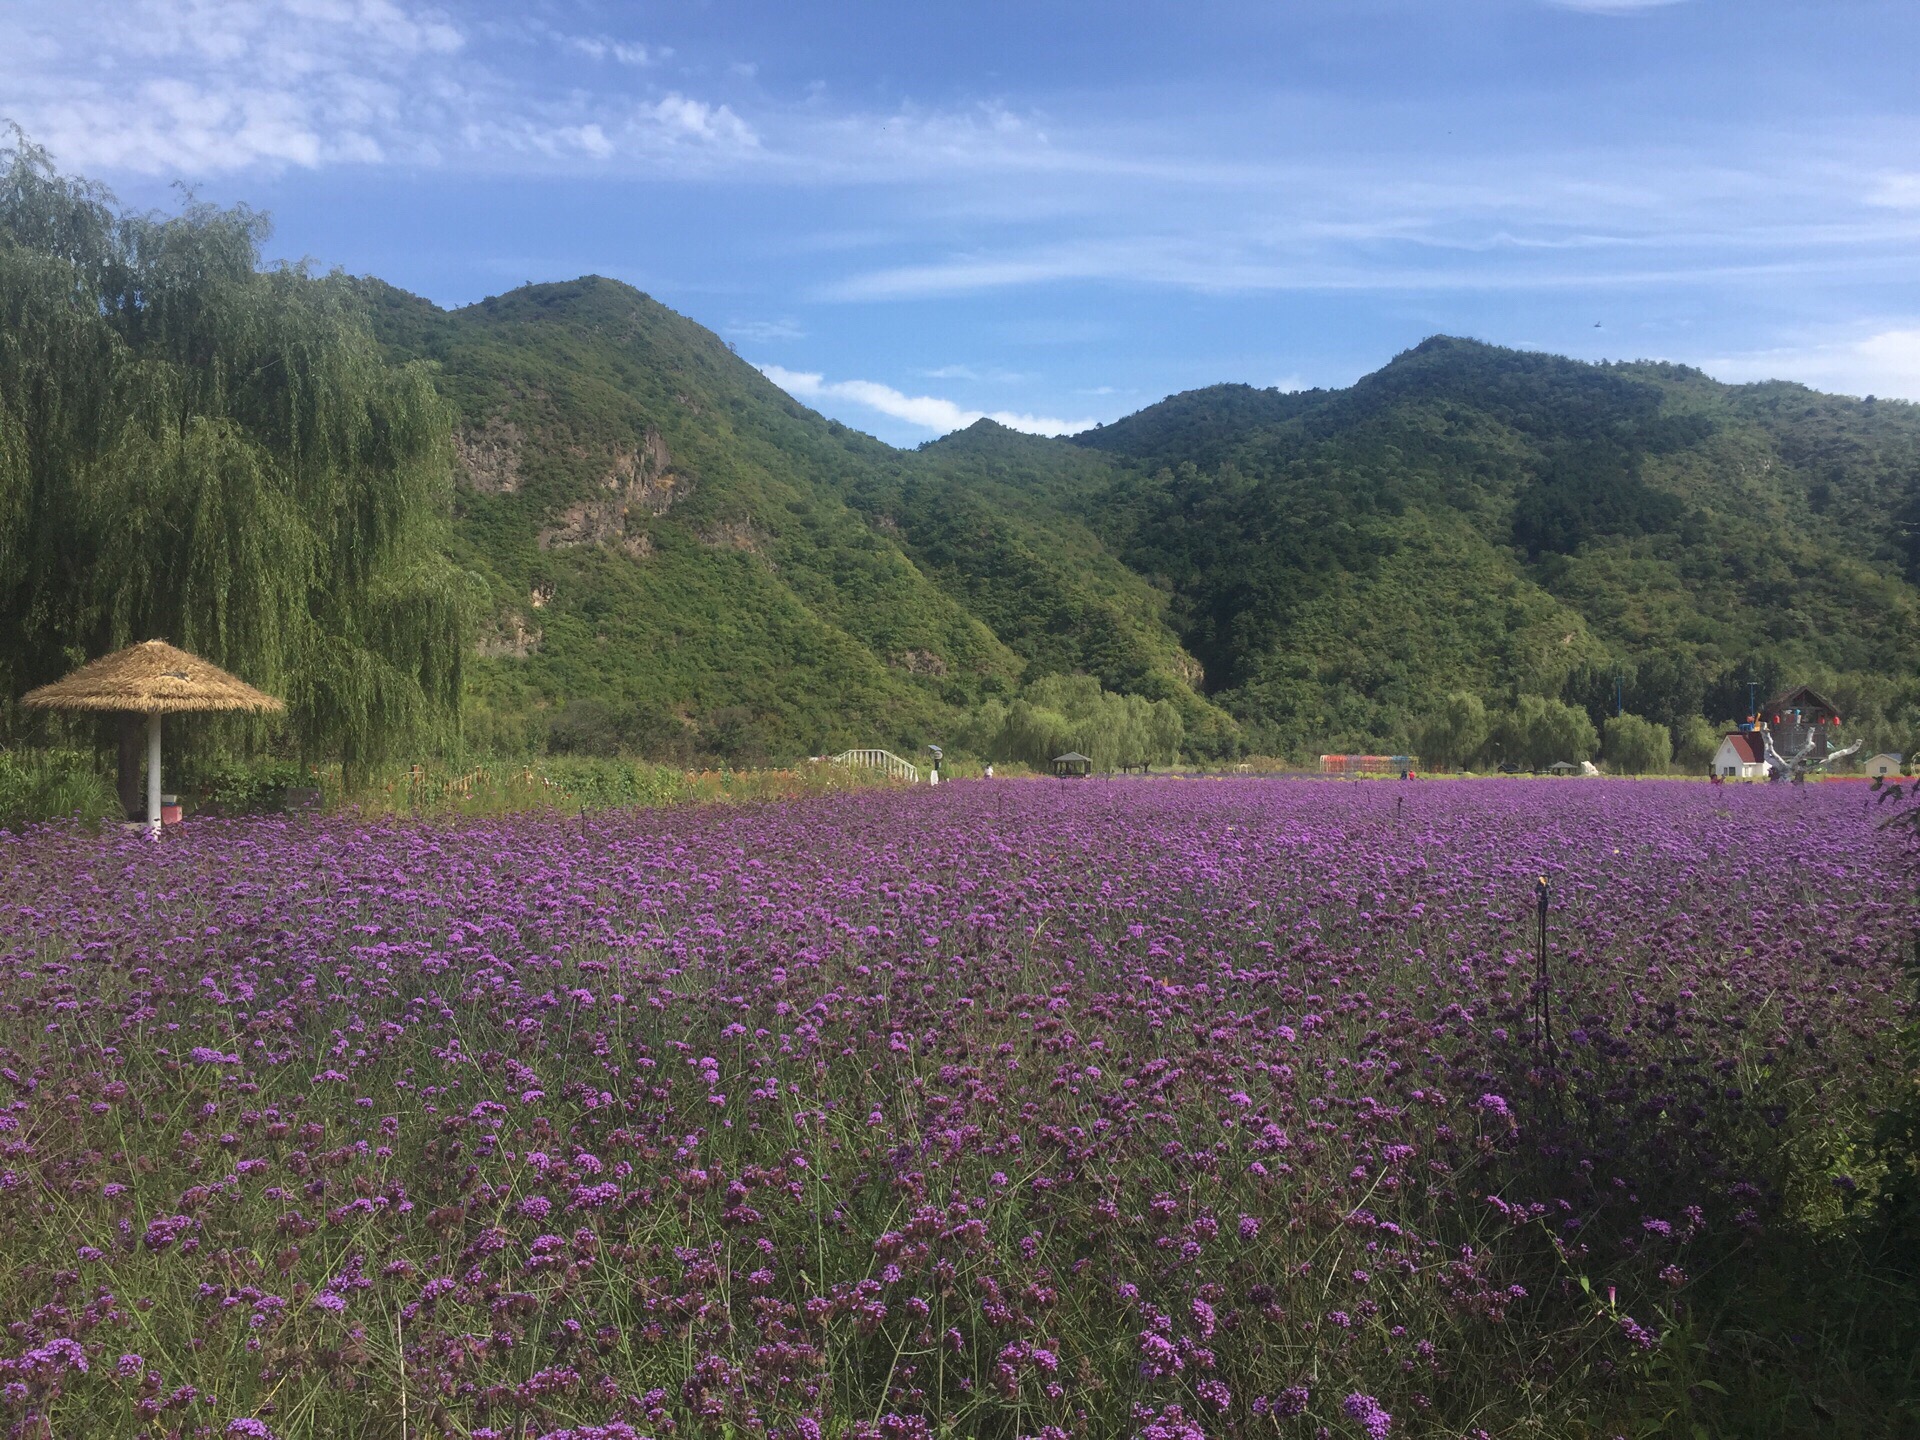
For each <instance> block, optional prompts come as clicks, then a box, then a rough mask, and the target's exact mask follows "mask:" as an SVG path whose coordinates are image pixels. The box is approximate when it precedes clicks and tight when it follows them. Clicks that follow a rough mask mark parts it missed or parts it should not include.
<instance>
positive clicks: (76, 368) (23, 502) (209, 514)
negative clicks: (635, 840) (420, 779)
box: [0, 134, 475, 762]
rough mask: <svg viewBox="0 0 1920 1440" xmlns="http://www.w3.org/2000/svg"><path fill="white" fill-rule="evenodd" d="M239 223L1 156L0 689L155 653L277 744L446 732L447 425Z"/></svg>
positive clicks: (411, 372) (410, 371)
mask: <svg viewBox="0 0 1920 1440" xmlns="http://www.w3.org/2000/svg"><path fill="white" fill-rule="evenodd" d="M266 234H267V224H266V221H265V219H264V217H262V216H260V215H259V214H257V213H255V212H253V211H251V210H248V209H247V208H245V207H244V206H241V207H236V208H234V209H225V210H223V209H219V208H216V207H214V206H211V205H206V204H200V203H193V202H189V203H188V204H187V205H186V206H185V207H184V208H183V209H182V210H181V211H180V213H178V214H176V215H151V214H132V213H127V212H124V211H122V210H120V209H119V208H117V206H116V204H115V202H114V200H113V197H112V196H111V195H110V194H109V193H108V192H106V191H105V190H103V189H101V188H100V187H98V186H96V185H92V184H88V183H86V182H83V181H79V180H75V179H71V178H68V177H66V176H63V175H61V174H59V173H58V172H57V171H56V170H55V169H54V168H53V166H52V164H51V163H50V162H49V160H48V158H47V156H46V154H45V152H44V151H41V150H39V149H38V148H36V147H35V146H33V145H32V144H31V143H29V142H28V141H26V140H25V139H24V138H23V137H20V136H18V135H17V134H16V136H15V140H14V143H13V144H12V145H11V146H10V147H7V148H4V149H0V627H4V628H5V629H6V630H8V631H9V632H11V633H13V634H15V635H18V636H19V637H21V641H20V644H19V645H18V646H17V647H13V646H10V647H8V648H7V649H6V650H5V651H4V652H0V667H4V671H5V673H4V675H0V682H3V686H4V692H5V693H7V694H10V695H11V694H18V693H19V692H20V691H21V690H23V689H25V688H26V687H28V686H31V685H34V684H38V683H41V682H44V681H46V680H50V679H54V678H57V677H58V676H59V675H60V674H61V673H63V672H64V671H65V670H67V669H68V668H70V667H71V665H72V664H74V663H75V662H76V661H78V660H82V659H85V658H89V657H91V656H95V655H99V654H102V653H105V652H107V651H109V650H112V649H115V648H117V647H119V646H122V645H125V644H128V643H130V642H132V641H136V640H144V639H150V638H164V639H167V640H170V641H172V642H173V643H175V644H178V645H180V646H182V647H184V648H186V649H188V650H191V651H194V652H195V653H198V654H201V655H204V656H206V657H207V658H208V659H210V660H212V661H213V662H214V663H216V664H219V665H222V666H224V667H226V668H228V669H230V670H233V671H234V672H236V673H238V674H239V675H241V676H242V677H244V678H245V679H247V680H249V681H250V682H252V683H254V684H256V685H259V686H261V687H262V688H264V689H267V690H269V691H271V692H274V693H277V694H280V695H283V696H284V697H285V699H286V700H287V702H288V709H289V718H290V724H291V728H292V731H293V734H294V736H295V737H296V739H297V741H298V743H299V744H300V746H301V748H302V749H303V751H305V752H307V753H323V752H324V753H329V754H337V755H339V756H341V757H342V758H344V759H346V760H348V761H350V762H359V761H365V760H370V759H373V758H376V757H377V756H379V755H381V754H383V753H387V752H389V751H391V750H393V749H395V748H396V747H399V746H402V745H410V744H420V743H422V742H424V741H428V740H431V739H433V738H435V737H438V736H444V735H446V734H447V733H448V732H449V731H450V730H451V728H452V727H453V726H454V725H455V724H456V723H457V716H458V712H459V702H460V694H461V688H462V664H463V657H464V655H465V653H466V651H467V649H468V646H469V636H470V631H471V627H472V623H473V618H474V616H473V611H474V609H475V598H474V588H473V583H472V580H471V578H470V577H467V576H465V575H463V574H462V573H461V572H459V571H458V570H456V569H455V567H454V566H453V565H451V564H450V563H449V561H448V559H447V558H446V550H445V544H446V518H447V513H448V499H449V484H448V481H449V467H450V445H449V421H448V412H447V408H446V406H445V405H444V403H443V402H442V401H441V399H440V397H439V396H438V394H437V393H436V391H435V389H434V385H433V381H432V378H431V376H430V375H429V373H428V370H427V368H426V367H425V366H422V365H408V366H399V367H396V366H393V365H390V364H389V363H387V361H386V360H385V359H384V358H383V356H382V355H381V352H380V350H379V347H378V346H377V344H376V343H375V341H374V339H373V336H372V334H371V331H370V329H369V327H368V324H367V321H366V318H365V314H364V310H363V308H362V307H361V306H360V304H359V303H358V302H357V300H356V298H355V297H354V295H353V293H352V292H351V290H350V288H349V287H348V286H347V285H346V284H345V282H344V281H343V280H342V279H340V278H339V277H333V276H329V277H315V276H313V275H310V274H308V273H307V272H306V271H305V270H303V269H300V268H293V267H282V268H278V269H273V270H264V271H263V270H262V269H261V268H260V245H261V242H262V240H263V239H264V238H265V236H266Z"/></svg>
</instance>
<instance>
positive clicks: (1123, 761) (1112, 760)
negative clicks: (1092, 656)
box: [959, 675, 1185, 770]
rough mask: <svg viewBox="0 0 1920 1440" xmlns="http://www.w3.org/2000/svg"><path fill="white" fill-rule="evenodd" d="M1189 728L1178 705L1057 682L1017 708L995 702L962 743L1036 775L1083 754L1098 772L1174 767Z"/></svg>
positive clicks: (1045, 682) (1083, 678)
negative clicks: (1033, 769) (1061, 759)
mask: <svg viewBox="0 0 1920 1440" xmlns="http://www.w3.org/2000/svg"><path fill="white" fill-rule="evenodd" d="M1184 734H1185V725H1184V722H1183V721H1182V720H1181V717H1180V711H1179V709H1178V707H1176V706H1175V705H1174V704H1173V703H1172V702H1171V701H1167V700H1151V701H1150V700H1147V699H1145V698H1143V697H1141V696H1139V695H1116V694H1114V693H1113V692H1112V691H1109V690H1103V689H1102V688H1101V686H1100V682H1099V681H1098V680H1096V679H1094V678H1093V677H1092V676H1091V675H1049V676H1046V677H1044V678H1043V679H1040V680H1037V681H1035V682H1034V683H1033V684H1031V685H1029V686H1027V687H1026V689H1025V690H1024V691H1023V692H1022V693H1021V694H1020V695H1019V697H1018V698H1016V699H1015V700H1014V701H1013V703H1012V704H1011V705H1006V704H1002V703H1001V702H1000V701H998V700H989V701H987V702H986V703H985V704H983V705H982V706H981V707H980V708H979V709H978V710H976V711H975V712H974V713H973V714H972V715H971V716H970V717H969V718H968V721H967V723H966V724H965V725H964V726H963V727H962V729H961V732H960V735H959V741H960V744H961V745H962V746H963V747H964V748H966V749H969V750H971V751H972V752H973V753H975V754H977V755H981V756H984V757H986V758H988V759H993V760H1018V761H1021V762H1023V763H1025V764H1028V765H1032V766H1034V767H1036V768H1039V767H1042V766H1045V765H1046V764H1048V763H1049V762H1050V761H1051V760H1052V759H1053V758H1054V757H1055V756H1056V755H1063V754H1065V753H1067V752H1068V751H1070V750H1077V751H1078V752H1080V753H1081V754H1082V755H1086V756H1088V757H1089V758H1090V759H1092V761H1093V762H1094V764H1095V766H1096V767H1097V768H1099V769H1102V770H1112V769H1116V768H1118V767H1120V766H1123V765H1148V764H1161V765H1172V764H1175V763H1177V762H1178V761H1179V759H1180V746H1181V743H1182V740H1183V738H1184Z"/></svg>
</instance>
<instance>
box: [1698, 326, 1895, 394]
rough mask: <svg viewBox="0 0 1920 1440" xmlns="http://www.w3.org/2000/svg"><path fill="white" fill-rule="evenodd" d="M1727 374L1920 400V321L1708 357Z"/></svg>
mask: <svg viewBox="0 0 1920 1440" xmlns="http://www.w3.org/2000/svg"><path fill="white" fill-rule="evenodd" d="M1700 368H1701V369H1703V370H1705V371H1706V372H1707V373H1708V374H1710V375H1712V376H1714V377H1716V378H1717V379H1721V380H1729V381H1734V382H1736V383H1738V382H1744V381H1753V380H1797V381H1799V382H1800V383H1801V384H1803V385H1810V386H1812V387H1813V388H1814V389H1816V390H1834V391H1839V392H1840V393H1841V394H1845V395H1882V396H1886V397H1887V398H1889V399H1900V400H1920V326H1914V325H1901V326H1895V327H1891V328H1886V329H1878V330H1874V331H1872V333H1869V334H1864V335H1856V336H1852V337H1849V338H1845V339H1831V340H1819V339H1813V340H1809V341H1807V342H1806V343H1804V344H1799V345H1783V346H1776V347H1774V348H1771V349H1766V350H1754V351H1749V352H1747V353H1745V354H1740V355H1727V356H1722V357H1720V358H1718V359H1712V360H1703V361H1701V362H1700Z"/></svg>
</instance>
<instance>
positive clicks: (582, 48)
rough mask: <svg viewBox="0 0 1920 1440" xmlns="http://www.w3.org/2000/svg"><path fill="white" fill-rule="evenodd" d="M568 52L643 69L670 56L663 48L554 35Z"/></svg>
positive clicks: (602, 37)
mask: <svg viewBox="0 0 1920 1440" xmlns="http://www.w3.org/2000/svg"><path fill="white" fill-rule="evenodd" d="M555 38H556V39H557V40H558V41H559V42H560V43H561V44H562V45H563V46H565V47H566V48H567V49H568V50H571V51H573V52H574V53H576V54H579V55H585V56H586V57H587V58H588V59H590V60H614V61H617V62H618V63H620V64H622V65H633V66H639V67H644V66H648V65H658V64H660V63H661V62H662V61H663V60H666V59H668V58H669V57H670V56H672V54H673V51H672V50H670V49H668V48H667V47H665V46H660V47H658V48H656V47H654V46H650V45H635V44H632V43H631V42H629V41H625V40H609V39H607V38H606V37H604V36H601V35H556V36H555Z"/></svg>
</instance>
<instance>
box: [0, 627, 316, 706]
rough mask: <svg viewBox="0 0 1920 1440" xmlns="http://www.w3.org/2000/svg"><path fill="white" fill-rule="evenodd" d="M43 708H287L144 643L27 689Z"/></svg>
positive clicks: (190, 659) (169, 649) (196, 661)
mask: <svg viewBox="0 0 1920 1440" xmlns="http://www.w3.org/2000/svg"><path fill="white" fill-rule="evenodd" d="M22 703H23V704H26V705H31V706H34V707H36V708H38V709H42V710H118V711H129V710H131V711H137V712H138V713H140V714H143V715H177V714H185V713H190V712H194V711H202V710H253V711H262V710H284V709H286V708H287V707H286V706H285V705H283V704H281V702H280V701H278V700H276V699H274V698H273V696H271V695H269V694H267V693H266V692H265V691H262V690H256V689H254V688H253V686H251V685H249V684H247V682H246V681H244V680H241V679H239V678H238V677H236V676H233V675H229V674H228V673H227V672H226V671H224V670H222V669H221V668H220V667H219V666H218V665H211V664H209V663H208V662H207V661H205V660H202V659H201V658H200V657H199V656H198V655H189V654H188V653H187V652H186V651H185V650H181V649H178V648H176V647H175V646H172V645H169V644H167V643H166V641H164V640H143V641H141V642H140V644H138V645H129V646H128V647H127V648H126V649H124V650H117V651H115V652H114V653H113V654H111V655H103V656H102V657H101V658H100V659H98V660H94V661H92V662H90V663H88V664H86V665H82V666H81V667H80V668H79V669H78V670H76V671H74V672H73V674H71V675H69V676H67V678H66V679H64V680H56V681H55V682H54V683H53V684H51V685H42V686H41V687H40V688H39V689H38V690H29V691H28V692H27V693H26V696H25V698H24V700H23V701H22Z"/></svg>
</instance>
